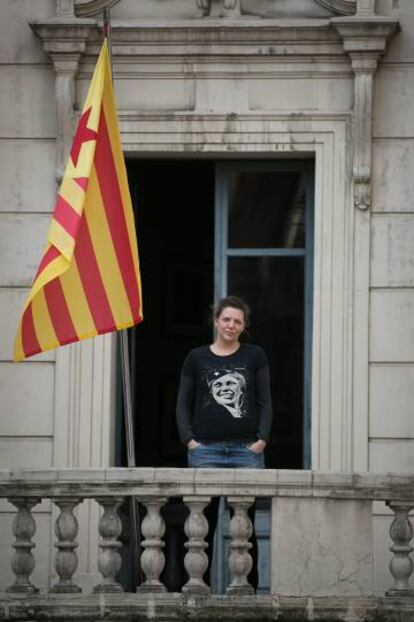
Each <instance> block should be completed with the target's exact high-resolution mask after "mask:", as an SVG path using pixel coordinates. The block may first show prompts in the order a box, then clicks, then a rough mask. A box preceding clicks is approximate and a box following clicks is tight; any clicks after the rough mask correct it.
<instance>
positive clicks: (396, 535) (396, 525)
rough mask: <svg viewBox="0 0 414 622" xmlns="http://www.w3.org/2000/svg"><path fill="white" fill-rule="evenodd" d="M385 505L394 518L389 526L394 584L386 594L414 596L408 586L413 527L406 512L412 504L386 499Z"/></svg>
mask: <svg viewBox="0 0 414 622" xmlns="http://www.w3.org/2000/svg"><path fill="white" fill-rule="evenodd" d="M387 505H388V506H389V507H390V508H391V509H392V511H393V512H394V520H393V521H392V523H391V526H390V536H391V540H392V541H393V545H392V546H391V547H390V551H391V552H392V553H393V557H392V558H391V561H390V572H391V574H392V576H393V577H394V585H393V586H392V587H391V588H390V589H389V590H387V592H386V595H387V596H414V590H413V589H412V588H410V586H409V579H410V577H411V575H412V573H413V567H414V564H413V561H412V559H411V557H410V553H411V552H412V551H413V548H412V547H411V546H410V540H411V538H412V537H413V527H412V525H411V522H410V519H409V517H408V514H409V512H410V510H412V509H413V507H414V505H413V504H412V503H411V504H408V503H402V502H396V503H394V502H393V501H388V502H387Z"/></svg>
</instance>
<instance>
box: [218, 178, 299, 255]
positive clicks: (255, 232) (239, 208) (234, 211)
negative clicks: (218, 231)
mask: <svg viewBox="0 0 414 622" xmlns="http://www.w3.org/2000/svg"><path fill="white" fill-rule="evenodd" d="M228 205H229V247H230V248H302V247H304V246H305V216H304V214H305V185H304V183H303V175H302V173H300V172H295V171H287V172H286V171H261V172H259V171H234V172H233V173H231V174H230V175H229V203H228Z"/></svg>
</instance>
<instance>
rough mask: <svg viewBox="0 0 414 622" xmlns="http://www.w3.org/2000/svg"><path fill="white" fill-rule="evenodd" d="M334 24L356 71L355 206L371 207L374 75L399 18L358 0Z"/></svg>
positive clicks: (362, 0) (354, 115) (336, 18)
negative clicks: (352, 9)
mask: <svg viewBox="0 0 414 622" xmlns="http://www.w3.org/2000/svg"><path fill="white" fill-rule="evenodd" d="M331 24H332V26H334V28H335V29H336V30H337V32H338V33H339V35H340V36H341V37H342V41H343V46H344V50H345V52H347V53H348V54H349V57H350V59H351V65H352V69H353V72H354V105H353V138H352V140H353V181H354V205H355V207H357V208H359V209H362V210H364V209H368V208H369V207H370V206H371V152H372V112H373V86H374V75H375V72H376V70H377V67H378V63H379V61H380V58H381V56H382V55H383V54H384V52H385V49H386V46H387V42H388V40H389V39H390V38H391V36H392V35H393V34H394V33H395V32H396V30H397V26H398V22H397V20H395V19H393V18H390V17H384V16H380V15H375V4H374V1H373V0H358V2H357V13H356V14H355V15H354V16H350V17H334V18H332V19H331Z"/></svg>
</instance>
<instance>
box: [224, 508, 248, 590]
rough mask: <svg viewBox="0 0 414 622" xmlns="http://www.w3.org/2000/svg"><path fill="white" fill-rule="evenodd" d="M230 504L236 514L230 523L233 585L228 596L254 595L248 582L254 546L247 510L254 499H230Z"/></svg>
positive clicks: (229, 588)
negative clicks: (251, 553)
mask: <svg viewBox="0 0 414 622" xmlns="http://www.w3.org/2000/svg"><path fill="white" fill-rule="evenodd" d="M228 502H229V505H230V506H231V507H232V508H233V511H234V513H233V516H232V519H231V521H230V535H231V543H230V557H229V569H230V576H231V583H230V585H229V587H228V588H227V594H228V595H229V596H233V595H235V596H237V595H249V594H254V589H253V587H252V586H251V585H250V583H249V582H248V580H247V577H248V574H249V572H250V571H251V569H252V557H251V555H250V553H249V550H250V549H251V547H252V545H251V543H250V542H249V539H250V537H251V535H252V533H253V525H252V522H251V520H250V518H249V515H248V514H247V510H248V508H249V507H250V506H251V505H252V504H253V503H254V497H228Z"/></svg>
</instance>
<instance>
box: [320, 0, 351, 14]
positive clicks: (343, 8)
mask: <svg viewBox="0 0 414 622" xmlns="http://www.w3.org/2000/svg"><path fill="white" fill-rule="evenodd" d="M314 2H316V4H319V5H320V6H322V7H323V8H324V9H328V11H332V13H337V14H338V15H353V14H354V13H355V11H356V0H314Z"/></svg>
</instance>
